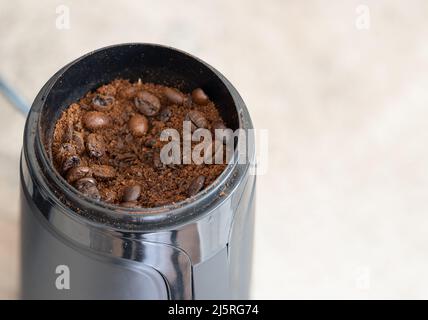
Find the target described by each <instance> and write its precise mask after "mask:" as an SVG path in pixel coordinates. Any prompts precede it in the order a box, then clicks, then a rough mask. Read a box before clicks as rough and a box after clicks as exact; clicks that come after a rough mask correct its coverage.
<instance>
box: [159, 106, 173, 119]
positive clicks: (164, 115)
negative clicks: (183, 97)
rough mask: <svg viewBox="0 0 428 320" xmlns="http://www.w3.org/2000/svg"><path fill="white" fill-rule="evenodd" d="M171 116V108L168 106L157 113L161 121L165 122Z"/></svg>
mask: <svg viewBox="0 0 428 320" xmlns="http://www.w3.org/2000/svg"><path fill="white" fill-rule="evenodd" d="M171 116H172V110H171V108H170V107H165V108H162V110H161V112H160V113H159V120H160V121H162V122H167V121H169V119H170V118H171Z"/></svg>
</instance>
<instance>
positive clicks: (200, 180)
mask: <svg viewBox="0 0 428 320" xmlns="http://www.w3.org/2000/svg"><path fill="white" fill-rule="evenodd" d="M204 183H205V177H204V176H198V177H196V178H195V179H194V180H193V181H192V183H191V184H190V186H189V189H188V190H187V193H188V195H189V197H191V196H194V195H195V194H197V193H198V192H199V191H201V190H202V188H203V187H204Z"/></svg>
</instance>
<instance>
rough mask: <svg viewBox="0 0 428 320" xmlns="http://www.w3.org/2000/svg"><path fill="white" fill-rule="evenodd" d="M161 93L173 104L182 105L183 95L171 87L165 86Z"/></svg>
mask: <svg viewBox="0 0 428 320" xmlns="http://www.w3.org/2000/svg"><path fill="white" fill-rule="evenodd" d="M163 94H164V95H165V97H166V98H167V99H168V100H169V101H170V102H171V103H173V104H176V105H182V104H183V102H184V95H183V94H182V93H180V92H178V91H177V90H175V89H173V88H169V87H165V88H164V90H163Z"/></svg>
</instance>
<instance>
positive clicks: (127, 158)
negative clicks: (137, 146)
mask: <svg viewBox="0 0 428 320" xmlns="http://www.w3.org/2000/svg"><path fill="white" fill-rule="evenodd" d="M115 159H116V160H118V161H124V162H132V161H133V160H135V159H137V156H136V155H135V154H134V153H131V152H127V153H121V154H118V155H116V158H115Z"/></svg>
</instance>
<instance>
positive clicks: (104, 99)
mask: <svg viewBox="0 0 428 320" xmlns="http://www.w3.org/2000/svg"><path fill="white" fill-rule="evenodd" d="M114 101H115V99H114V98H113V97H111V96H105V95H101V94H97V95H96V96H95V97H93V98H92V106H93V107H94V109H95V110H98V111H107V110H110V109H111V107H112V106H113V104H114Z"/></svg>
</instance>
